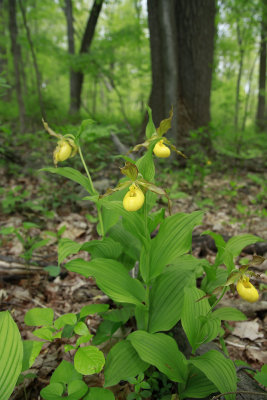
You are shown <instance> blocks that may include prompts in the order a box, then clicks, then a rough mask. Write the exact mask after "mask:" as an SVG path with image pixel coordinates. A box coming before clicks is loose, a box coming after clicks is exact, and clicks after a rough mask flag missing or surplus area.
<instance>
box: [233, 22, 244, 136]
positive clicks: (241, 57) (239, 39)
mask: <svg viewBox="0 0 267 400" xmlns="http://www.w3.org/2000/svg"><path fill="white" fill-rule="evenodd" d="M236 31H237V43H238V47H239V66H238V74H237V81H236V95H235V117H234V127H235V132H236V133H237V132H238V122H239V107H240V98H239V96H240V84H241V78H242V72H243V62H244V53H245V52H244V49H243V40H242V36H241V32H240V27H239V23H238V21H237V26H236Z"/></svg>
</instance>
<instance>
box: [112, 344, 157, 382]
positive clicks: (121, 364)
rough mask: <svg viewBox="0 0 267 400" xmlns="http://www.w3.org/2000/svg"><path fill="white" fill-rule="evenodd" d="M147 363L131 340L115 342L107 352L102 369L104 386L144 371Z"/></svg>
mask: <svg viewBox="0 0 267 400" xmlns="http://www.w3.org/2000/svg"><path fill="white" fill-rule="evenodd" d="M148 367H149V364H147V363H146V362H144V361H143V360H142V359H141V358H140V357H139V355H138V354H137V352H136V350H135V349H134V347H133V346H132V344H131V342H129V341H127V340H123V341H122V342H119V343H117V344H115V346H113V347H112V349H111V350H110V352H109V353H108V356H107V359H106V365H105V370H104V375H105V386H106V387H107V386H113V385H116V384H117V383H118V382H119V381H121V380H127V379H128V378H133V377H135V376H137V375H138V374H139V373H140V372H143V371H145V370H146V369H147V368H148Z"/></svg>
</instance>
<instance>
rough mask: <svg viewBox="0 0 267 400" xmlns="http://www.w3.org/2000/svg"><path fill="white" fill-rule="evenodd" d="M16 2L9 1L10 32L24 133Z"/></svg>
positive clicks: (23, 123)
mask: <svg viewBox="0 0 267 400" xmlns="http://www.w3.org/2000/svg"><path fill="white" fill-rule="evenodd" d="M16 11H17V10H16V0H9V1H8V13H9V32H10V39H11V52H12V56H13V65H14V73H15V89H16V95H17V101H18V107H19V122H20V130H21V131H22V132H24V131H25V127H26V126H25V125H26V121H25V106H24V100H23V96H22V89H21V76H22V73H21V68H22V57H21V49H20V46H19V44H18V41H17V37H18V28H17V15H16Z"/></svg>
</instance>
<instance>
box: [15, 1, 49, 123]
mask: <svg viewBox="0 0 267 400" xmlns="http://www.w3.org/2000/svg"><path fill="white" fill-rule="evenodd" d="M19 6H20V10H21V13H22V17H23V23H24V28H25V30H26V34H27V39H28V43H29V46H30V50H31V54H32V60H33V67H34V72H35V77H36V87H37V93H38V99H39V106H40V111H41V114H42V118H43V119H44V120H45V121H46V113H45V108H44V102H43V96H42V92H41V85H42V83H41V74H40V71H39V67H38V63H37V58H36V54H35V50H34V46H33V41H32V38H31V32H30V28H29V25H28V23H27V17H26V13H25V10H24V7H23V4H22V0H19Z"/></svg>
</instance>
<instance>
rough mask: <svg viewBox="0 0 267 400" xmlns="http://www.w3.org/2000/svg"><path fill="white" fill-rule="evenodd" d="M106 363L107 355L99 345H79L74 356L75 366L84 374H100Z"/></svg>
mask: <svg viewBox="0 0 267 400" xmlns="http://www.w3.org/2000/svg"><path fill="white" fill-rule="evenodd" d="M104 364H105V357H104V355H103V353H102V351H100V350H99V349H98V348H97V347H95V346H86V347H79V349H78V350H77V351H76V353H75V356H74V367H75V369H76V371H78V372H80V373H81V374H83V375H91V374H98V372H100V371H101V370H102V368H103V367H104Z"/></svg>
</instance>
